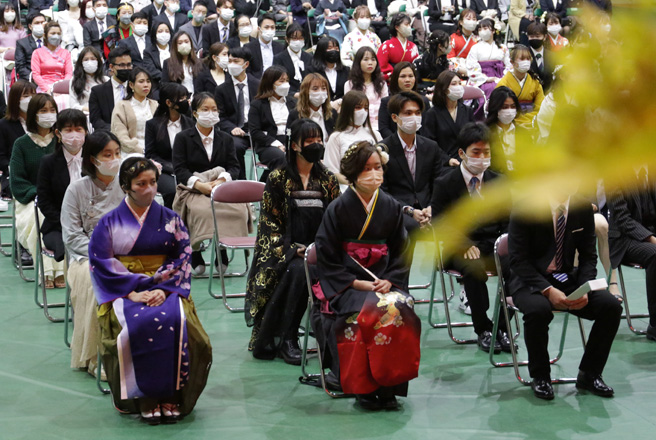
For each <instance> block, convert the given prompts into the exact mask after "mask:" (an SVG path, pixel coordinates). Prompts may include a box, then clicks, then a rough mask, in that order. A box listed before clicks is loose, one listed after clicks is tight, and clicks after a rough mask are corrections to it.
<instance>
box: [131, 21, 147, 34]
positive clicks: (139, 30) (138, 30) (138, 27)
mask: <svg viewBox="0 0 656 440" xmlns="http://www.w3.org/2000/svg"><path fill="white" fill-rule="evenodd" d="M146 32H148V25H147V24H135V25H134V33H135V34H137V35H138V36H140V37H143V36H144V35H146Z"/></svg>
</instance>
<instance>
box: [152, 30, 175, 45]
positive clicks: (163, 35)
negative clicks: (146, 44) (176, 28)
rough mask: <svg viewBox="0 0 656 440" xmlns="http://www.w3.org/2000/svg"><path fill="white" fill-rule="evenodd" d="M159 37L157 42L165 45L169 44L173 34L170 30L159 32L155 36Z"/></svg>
mask: <svg viewBox="0 0 656 440" xmlns="http://www.w3.org/2000/svg"><path fill="white" fill-rule="evenodd" d="M155 38H157V42H158V43H159V44H161V45H162V46H165V45H167V44H169V41H171V34H170V33H168V32H160V33H158V34H157V36H156V37H155Z"/></svg>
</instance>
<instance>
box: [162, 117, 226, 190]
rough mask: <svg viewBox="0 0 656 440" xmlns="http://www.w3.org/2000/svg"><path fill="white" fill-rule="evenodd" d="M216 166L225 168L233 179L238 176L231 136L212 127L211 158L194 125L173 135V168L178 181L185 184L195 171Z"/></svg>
mask: <svg viewBox="0 0 656 440" xmlns="http://www.w3.org/2000/svg"><path fill="white" fill-rule="evenodd" d="M218 166H221V167H223V168H225V170H226V171H227V172H228V173H229V174H230V176H231V177H232V179H233V180H237V177H239V162H238V161H237V155H236V153H235V144H234V141H233V140H232V136H230V135H229V134H226V133H223V132H222V131H219V129H218V126H217V127H215V128H214V144H213V150H212V160H209V159H208V158H207V153H206V151H205V147H204V146H203V141H202V140H201V137H200V134H199V133H198V129H197V128H196V127H195V126H194V127H191V128H189V129H187V130H184V131H181V132H180V133H179V134H178V135H177V136H176V137H175V142H174V143H173V169H174V170H175V177H176V178H177V179H178V183H182V184H183V185H186V184H187V181H188V180H189V178H190V177H191V176H192V175H193V174H194V173H195V172H199V173H202V172H203V171H207V170H209V169H212V168H215V167H218Z"/></svg>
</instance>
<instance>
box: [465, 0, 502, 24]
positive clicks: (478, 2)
mask: <svg viewBox="0 0 656 440" xmlns="http://www.w3.org/2000/svg"><path fill="white" fill-rule="evenodd" d="M469 7H470V8H471V9H473V10H474V12H476V16H477V17H478V19H479V20H480V19H481V12H483V11H485V10H487V9H494V10H496V11H497V18H498V19H499V20H501V9H499V1H498V0H488V1H487V6H485V3H484V2H483V0H471V2H470V3H469Z"/></svg>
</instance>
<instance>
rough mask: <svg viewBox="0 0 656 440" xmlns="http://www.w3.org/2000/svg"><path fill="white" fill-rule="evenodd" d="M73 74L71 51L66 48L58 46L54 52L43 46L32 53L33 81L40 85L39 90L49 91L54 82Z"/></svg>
mask: <svg viewBox="0 0 656 440" xmlns="http://www.w3.org/2000/svg"><path fill="white" fill-rule="evenodd" d="M72 75H73V65H72V63H71V53H70V52H69V51H67V50H66V49H63V48H61V47H58V48H57V49H56V50H55V51H54V52H52V51H50V49H48V48H47V47H46V46H42V47H40V48H39V49H36V50H35V51H34V52H33V53H32V81H33V82H34V83H36V85H37V86H38V88H37V92H42V93H47V92H49V91H50V88H51V87H52V85H53V84H54V83H56V82H57V81H61V80H63V79H69V78H71V76H72Z"/></svg>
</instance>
